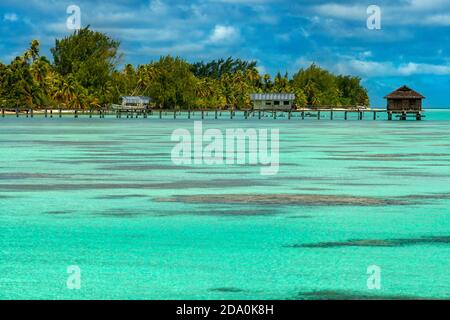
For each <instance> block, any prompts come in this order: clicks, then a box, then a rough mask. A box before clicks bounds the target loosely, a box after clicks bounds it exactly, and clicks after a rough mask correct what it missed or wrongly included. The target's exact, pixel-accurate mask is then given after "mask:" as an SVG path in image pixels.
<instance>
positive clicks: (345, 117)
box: [344, 111, 348, 120]
mask: <svg viewBox="0 0 450 320" xmlns="http://www.w3.org/2000/svg"><path fill="white" fill-rule="evenodd" d="M344 119H345V120H347V119H348V111H345V112H344Z"/></svg>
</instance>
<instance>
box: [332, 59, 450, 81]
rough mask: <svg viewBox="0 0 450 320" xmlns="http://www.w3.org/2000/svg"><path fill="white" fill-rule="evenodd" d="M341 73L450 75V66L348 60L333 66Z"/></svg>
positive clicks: (370, 75)
mask: <svg viewBox="0 0 450 320" xmlns="http://www.w3.org/2000/svg"><path fill="white" fill-rule="evenodd" d="M331 68H333V69H335V70H336V71H337V72H339V73H344V74H355V75H360V76H364V77H386V76H412V75H450V65H438V64H427V63H415V62H408V63H402V64H394V63H392V62H388V61H382V62H379V61H366V60H347V61H340V62H338V63H336V64H335V65H334V67H332V66H331Z"/></svg>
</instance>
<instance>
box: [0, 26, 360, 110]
mask: <svg viewBox="0 0 450 320" xmlns="http://www.w3.org/2000/svg"><path fill="white" fill-rule="evenodd" d="M119 47H120V43H119V42H117V41H115V40H113V39H111V38H110V37H108V36H107V35H105V34H102V33H99V32H95V31H92V30H90V29H89V27H87V28H85V29H81V30H79V31H77V32H75V33H74V34H72V35H70V36H68V37H66V38H64V39H62V40H56V43H55V47H54V48H52V49H51V53H52V55H53V63H51V62H50V61H49V60H48V59H47V58H46V57H43V56H41V55H40V50H39V42H38V41H37V40H34V41H32V43H31V44H30V48H29V49H28V50H26V51H25V53H24V54H23V55H22V56H19V57H17V58H15V59H14V60H13V61H12V62H11V63H10V64H9V65H5V64H2V63H0V104H1V105H2V106H3V107H11V108H16V107H28V108H29V107H34V108H36V107H37V108H39V107H42V106H48V107H61V108H97V107H106V106H108V105H109V104H110V103H117V102H118V100H119V97H120V96H122V95H147V96H150V97H152V99H153V102H154V104H155V106H157V107H163V108H180V109H181V108H200V107H201V108H217V107H220V108H225V107H231V108H235V109H240V108H248V107H250V106H251V102H250V96H249V94H250V93H262V92H266V93H278V92H281V93H286V92H294V93H295V94H296V104H297V106H299V107H304V106H319V105H321V106H324V105H326V106H355V105H368V104H369V98H368V95H367V91H366V89H364V88H363V87H362V86H361V81H360V79H359V78H357V77H352V76H341V75H340V76H336V75H334V74H332V73H330V72H328V71H326V70H324V69H322V68H320V67H319V66H317V65H314V64H313V65H311V66H310V67H309V68H307V69H301V70H299V71H298V73H296V74H295V75H294V76H293V77H292V78H289V75H288V74H285V75H282V74H280V73H278V74H277V75H276V76H275V77H274V79H272V78H271V77H270V75H268V74H263V75H261V74H260V73H259V72H258V69H257V63H256V62H253V61H251V62H248V61H242V60H240V59H232V58H228V59H226V60H214V61H211V62H207V63H205V62H199V63H194V64H189V63H188V62H186V61H185V60H183V59H181V58H178V57H171V56H165V57H161V58H160V59H159V61H153V62H150V63H149V64H145V65H140V66H138V67H136V68H135V67H133V66H132V65H130V64H127V65H125V67H124V68H123V70H119V69H118V65H120V63H121V61H122V58H123V57H122V56H121V55H120V54H119Z"/></svg>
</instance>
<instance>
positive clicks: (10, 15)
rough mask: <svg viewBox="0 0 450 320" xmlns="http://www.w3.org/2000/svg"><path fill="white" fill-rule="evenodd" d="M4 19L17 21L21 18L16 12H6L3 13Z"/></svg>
mask: <svg viewBox="0 0 450 320" xmlns="http://www.w3.org/2000/svg"><path fill="white" fill-rule="evenodd" d="M3 20H4V21H9V22H16V21H17V20H19V17H18V16H17V14H15V13H5V14H4V15H3Z"/></svg>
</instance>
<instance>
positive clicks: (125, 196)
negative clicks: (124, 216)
mask: <svg viewBox="0 0 450 320" xmlns="http://www.w3.org/2000/svg"><path fill="white" fill-rule="evenodd" d="M148 197H149V196H148V195H144V194H109V195H105V196H98V197H93V198H92V199H96V200H123V199H132V198H148Z"/></svg>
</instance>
